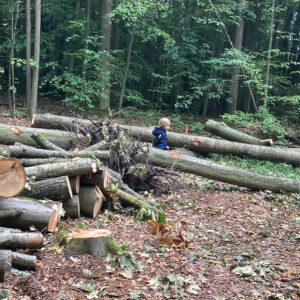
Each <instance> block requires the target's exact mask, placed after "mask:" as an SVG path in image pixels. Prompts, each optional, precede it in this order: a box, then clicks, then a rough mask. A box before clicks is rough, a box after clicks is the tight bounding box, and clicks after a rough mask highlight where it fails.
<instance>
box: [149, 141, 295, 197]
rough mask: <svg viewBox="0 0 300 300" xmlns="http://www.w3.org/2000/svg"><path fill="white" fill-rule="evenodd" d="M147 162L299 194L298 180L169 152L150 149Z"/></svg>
mask: <svg viewBox="0 0 300 300" xmlns="http://www.w3.org/2000/svg"><path fill="white" fill-rule="evenodd" d="M256 147H258V146H256ZM266 148H267V147H266ZM291 152H292V151H291ZM148 161H149V163H150V164H153V165H156V166H161V167H172V168H174V169H177V170H180V171H183V172H186V173H191V174H195V175H200V176H204V177H207V178H210V179H214V180H218V181H222V182H227V183H230V184H236V185H238V186H244V187H248V188H251V189H254V190H270V191H273V192H279V191H281V190H285V191H287V192H292V193H299V192H300V181H298V180H291V179H284V178H278V177H274V176H263V175H259V174H255V173H252V172H248V171H244V170H239V169H236V168H231V167H226V166H223V165H219V164H216V163H213V162H210V161H207V160H203V159H199V158H194V157H189V156H186V155H178V154H176V153H175V155H174V152H170V151H164V150H159V149H155V148H152V149H150V151H149V153H148Z"/></svg>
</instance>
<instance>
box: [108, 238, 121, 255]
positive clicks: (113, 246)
mask: <svg viewBox="0 0 300 300" xmlns="http://www.w3.org/2000/svg"><path fill="white" fill-rule="evenodd" d="M105 250H106V251H107V252H108V253H110V254H118V253H119V252H122V248H121V246H120V245H119V244H118V243H117V242H116V240H115V239H114V238H111V239H109V240H108V241H107V242H106V243H105Z"/></svg>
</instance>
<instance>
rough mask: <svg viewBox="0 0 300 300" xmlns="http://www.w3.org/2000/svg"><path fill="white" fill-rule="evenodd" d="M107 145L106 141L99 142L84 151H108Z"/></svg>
mask: <svg viewBox="0 0 300 300" xmlns="http://www.w3.org/2000/svg"><path fill="white" fill-rule="evenodd" d="M108 149H109V144H108V143H107V142H106V141H101V142H99V143H96V144H94V145H92V146H89V147H87V148H85V149H84V151H96V150H108Z"/></svg>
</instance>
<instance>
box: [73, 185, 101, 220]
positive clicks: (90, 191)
mask: <svg viewBox="0 0 300 300" xmlns="http://www.w3.org/2000/svg"><path fill="white" fill-rule="evenodd" d="M103 201H105V197H104V195H103V194H102V192H101V190H100V189H99V188H98V187H97V186H89V185H81V186H80V191H79V203H80V212H81V213H82V214H83V215H84V216H87V217H92V218H95V217H96V216H97V214H98V213H99V211H100V209H101V206H102V203H103Z"/></svg>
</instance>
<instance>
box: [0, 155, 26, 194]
mask: <svg viewBox="0 0 300 300" xmlns="http://www.w3.org/2000/svg"><path fill="white" fill-rule="evenodd" d="M25 183H26V174H25V170H24V168H23V166H22V165H21V164H20V162H19V161H18V160H17V159H15V158H2V159H0V197H4V198H9V197H13V196H15V195H17V194H19V193H20V192H21V191H22V190H23V188H24V186H25Z"/></svg>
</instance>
